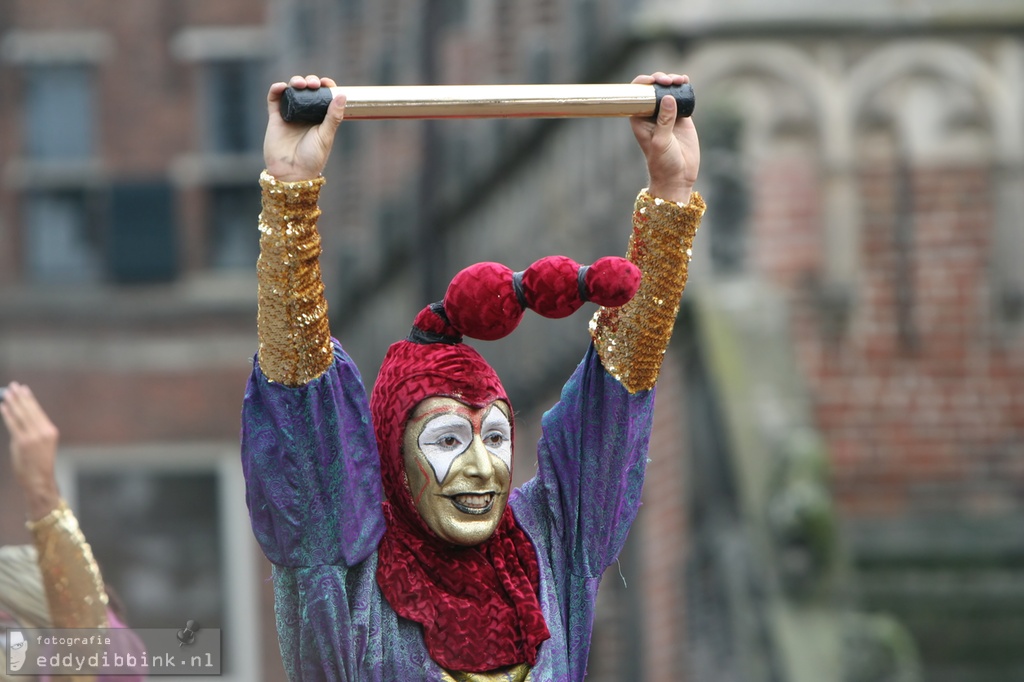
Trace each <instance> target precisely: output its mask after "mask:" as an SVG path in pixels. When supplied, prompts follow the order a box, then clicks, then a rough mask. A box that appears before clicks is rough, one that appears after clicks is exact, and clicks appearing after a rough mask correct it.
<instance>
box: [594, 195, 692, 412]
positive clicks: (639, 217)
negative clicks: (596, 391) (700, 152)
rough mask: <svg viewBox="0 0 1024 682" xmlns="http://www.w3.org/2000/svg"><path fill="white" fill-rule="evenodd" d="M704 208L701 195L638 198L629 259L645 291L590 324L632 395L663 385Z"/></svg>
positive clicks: (607, 363) (604, 357) (611, 368)
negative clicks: (681, 201)
mask: <svg viewBox="0 0 1024 682" xmlns="http://www.w3.org/2000/svg"><path fill="white" fill-rule="evenodd" d="M704 208H705V206H704V200H703V199H702V198H701V196H700V194H698V193H697V192H694V193H693V194H691V195H690V201H689V203H687V204H686V205H681V204H678V203H675V202H672V201H664V200H662V199H658V198H656V197H653V196H651V195H650V194H649V193H648V192H647V190H643V191H642V192H640V195H639V196H638V197H637V199H636V207H635V208H634V210H633V233H632V234H631V235H630V237H629V248H628V249H627V251H626V258H628V259H629V260H630V261H631V262H632V263H634V264H635V265H636V266H637V267H639V268H640V271H641V272H642V273H643V277H642V279H641V280H640V289H639V290H638V291H637V292H636V295H635V296H634V297H633V300H631V301H630V302H629V303H627V304H626V305H624V306H621V307H619V308H601V309H599V310H598V311H597V312H596V313H595V314H594V317H593V319H591V321H590V336H591V338H593V339H594V346H595V348H596V349H597V353H598V355H599V356H600V358H601V363H602V364H603V365H604V368H605V370H607V371H608V373H609V374H611V375H612V376H613V377H615V378H616V379H618V380H619V381H620V382H621V383H622V385H623V386H625V387H626V389H627V390H628V391H629V392H630V393H636V392H638V391H645V390H647V389H650V388H653V387H654V384H655V383H656V382H657V381H658V374H659V373H660V372H661V361H662V358H663V357H664V355H665V350H666V349H667V348H668V342H669V339H670V338H671V337H672V328H673V327H674V326H675V322H676V315H677V314H678V312H679V299H680V297H681V296H682V294H683V289H684V288H685V287H686V276H687V270H688V268H689V264H690V257H691V256H692V254H693V252H692V248H693V237H694V235H696V234H697V228H698V227H699V226H700V220H701V217H702V216H703V215H704Z"/></svg>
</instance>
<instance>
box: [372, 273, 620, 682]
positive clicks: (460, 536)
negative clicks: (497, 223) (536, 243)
mask: <svg viewBox="0 0 1024 682" xmlns="http://www.w3.org/2000/svg"><path fill="white" fill-rule="evenodd" d="M639 282H640V273H639V270H637V269H636V267H635V266H633V265H632V264H631V263H629V262H628V261H626V260H625V259H622V258H603V259H601V260H599V261H597V262H596V263H594V265H592V266H589V267H581V266H580V265H579V264H577V263H575V262H573V261H572V260H571V259H569V258H565V257H563V256H552V257H549V258H545V259H542V260H540V261H537V262H536V263H534V264H533V265H531V266H530V267H529V268H527V269H526V270H525V271H523V272H521V273H513V272H512V271H511V270H509V269H508V268H507V267H505V266H503V265H500V264H497V263H478V264H477V265H475V266H472V267H471V268H467V269H466V270H463V271H462V272H460V273H459V274H458V275H456V277H455V278H454V279H453V280H452V283H451V285H450V286H449V287H448V291H447V292H446V294H445V298H444V301H442V302H440V303H434V304H432V305H429V306H427V307H426V308H424V309H423V310H421V311H420V313H419V314H418V315H417V316H416V319H415V321H414V323H413V329H412V331H411V332H410V334H409V336H408V338H407V339H405V340H403V341H399V342H398V343H395V344H392V346H391V347H390V348H389V349H388V352H387V354H386V355H385V357H384V361H383V363H382V365H381V369H380V372H379V373H378V376H377V380H376V381H375V383H374V387H373V391H372V393H371V397H370V409H371V413H372V416H373V422H374V431H375V433H376V436H377V446H378V450H379V453H380V459H381V477H382V481H383V485H384V492H385V496H386V500H385V503H384V515H385V519H386V521H387V529H386V531H385V534H384V537H383V539H382V540H381V544H380V547H379V560H378V564H377V583H378V584H379V585H380V587H381V590H382V591H383V593H384V596H385V598H386V599H387V601H388V603H389V604H390V605H391V607H392V608H393V609H394V610H395V611H396V612H397V613H398V614H399V615H400V616H402V617H403V618H406V619H408V620H412V621H415V622H418V623H420V624H421V625H422V626H423V632H424V640H425V642H426V644H427V649H428V651H429V652H430V655H431V657H432V658H433V659H434V660H435V661H437V663H438V664H439V665H441V666H442V667H444V668H446V669H448V670H459V671H469V672H483V671H488V670H493V669H496V668H501V667H504V666H508V665H515V664H518V663H521V662H524V661H526V662H528V663H530V664H531V665H532V664H533V663H534V662H535V660H536V655H537V649H538V647H539V646H540V644H541V642H543V641H544V640H545V639H547V638H548V637H549V633H548V630H547V626H546V624H545V623H544V616H543V613H542V612H541V608H540V603H539V600H538V597H537V595H538V592H539V586H540V572H539V569H538V566H537V557H536V551H535V550H534V548H533V545H532V543H531V542H530V539H529V537H527V535H526V534H525V533H524V532H523V531H522V529H520V528H519V527H518V525H516V523H515V519H514V518H513V516H512V512H511V509H510V508H509V507H508V506H507V502H508V494H509V487H510V485H511V480H512V462H513V460H512V441H513V437H514V428H515V426H514V419H513V416H512V415H513V414H514V413H513V411H512V405H511V402H510V401H509V399H508V396H507V394H506V392H505V389H504V387H503V386H502V384H501V381H500V380H499V378H498V376H497V374H496V373H495V371H494V369H493V368H492V367H491V366H490V364H488V363H487V361H486V360H485V359H484V358H483V356H481V355H480V353H479V352H477V351H476V350H475V349H474V348H473V347H472V346H469V345H468V344H466V343H463V337H464V336H466V337H471V338H476V339H482V340H494V339H499V338H502V337H504V336H506V335H507V334H509V333H511V332H512V330H514V329H515V327H516V326H517V325H518V324H519V322H520V320H521V319H522V316H523V314H524V311H525V309H526V308H530V309H532V310H535V311H536V312H538V313H540V314H542V315H544V316H546V317H565V316H567V315H569V314H571V313H572V312H574V311H576V310H577V309H579V307H580V306H582V305H583V302H584V301H586V300H592V301H594V302H595V303H598V304H599V305H604V306H619V305H622V304H623V303H625V302H626V301H628V300H629V299H630V298H631V297H632V296H633V294H634V293H635V292H636V289H637V287H638V286H639ZM469 547H472V548H474V551H466V549H467V548H469ZM467 594H472V595H474V598H473V599H472V600H471V601H467V599H466V598H465V596H464V595H467ZM482 632H486V633H488V637H487V638H486V641H485V642H483V643H482V645H481V646H480V647H473V648H469V647H465V646H461V645H459V644H458V643H459V642H466V641H473V640H477V639H479V633H482ZM453 643H454V644H453Z"/></svg>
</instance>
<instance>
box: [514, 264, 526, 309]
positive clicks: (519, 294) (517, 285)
mask: <svg viewBox="0 0 1024 682" xmlns="http://www.w3.org/2000/svg"><path fill="white" fill-rule="evenodd" d="M524 273H525V271H524V270H520V271H519V272H513V273H512V290H513V291H514V292H516V300H517V301H519V307H520V308H522V309H523V310H526V309H527V308H529V307H530V306H528V305H526V292H525V291H523V274H524Z"/></svg>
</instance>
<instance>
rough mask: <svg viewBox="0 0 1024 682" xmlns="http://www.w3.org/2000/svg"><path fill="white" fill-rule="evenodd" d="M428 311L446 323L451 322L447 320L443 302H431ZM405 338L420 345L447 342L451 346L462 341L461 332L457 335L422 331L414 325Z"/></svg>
mask: <svg viewBox="0 0 1024 682" xmlns="http://www.w3.org/2000/svg"><path fill="white" fill-rule="evenodd" d="M430 312H432V313H434V314H435V315H437V316H438V317H440V318H441V319H442V320H444V323H445V324H446V325H450V324H451V322H449V321H448V315H447V314H446V313H445V312H444V302H442V301H438V302H436V303H431V304H430ZM405 340H406V341H408V342H409V343H418V344H422V345H426V344H428V343H447V344H448V345H450V346H453V345H455V344H457V343H462V334H459V335H458V336H447V335H445V334H437V333H435V332H428V331H423V330H422V329H420V328H419V327H417V326H415V325H414V326H413V328H412V329H410V330H409V336H407V337H406V339H405Z"/></svg>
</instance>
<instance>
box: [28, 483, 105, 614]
mask: <svg viewBox="0 0 1024 682" xmlns="http://www.w3.org/2000/svg"><path fill="white" fill-rule="evenodd" d="M26 526H27V527H28V529H29V530H30V531H31V532H32V536H33V539H34V540H35V545H36V550H37V551H38V553H39V570H40V572H41V573H42V575H43V587H44V588H45V590H46V601H47V604H48V605H49V607H50V620H51V622H52V625H53V627H55V628H105V627H107V626H108V623H107V592H106V590H105V589H104V586H103V577H102V576H101V575H100V569H99V566H97V565H96V560H95V559H94V558H93V556H92V548H91V547H89V543H88V542H86V541H85V536H84V535H82V530H81V529H80V528H79V527H78V519H76V518H75V515H74V513H73V512H72V511H71V509H69V508H68V505H67V503H65V502H64V500H61V502H60V505H59V506H58V507H57V508H56V509H54V510H53V511H51V512H50V513H49V514H47V515H46V516H44V517H43V518H41V519H39V520H38V521H30V522H28V523H27V524H26Z"/></svg>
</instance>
